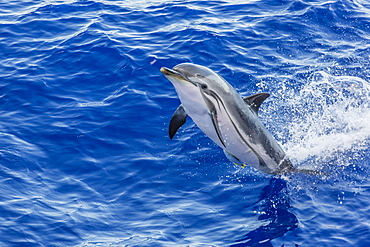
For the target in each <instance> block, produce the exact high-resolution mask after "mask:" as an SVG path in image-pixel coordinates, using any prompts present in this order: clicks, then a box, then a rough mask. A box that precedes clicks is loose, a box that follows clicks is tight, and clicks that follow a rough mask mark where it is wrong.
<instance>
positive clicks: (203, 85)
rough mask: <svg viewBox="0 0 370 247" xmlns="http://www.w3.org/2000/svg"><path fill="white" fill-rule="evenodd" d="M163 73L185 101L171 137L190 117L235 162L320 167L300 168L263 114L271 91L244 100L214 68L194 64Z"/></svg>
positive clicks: (273, 167)
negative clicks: (263, 103) (263, 108)
mask: <svg viewBox="0 0 370 247" xmlns="http://www.w3.org/2000/svg"><path fill="white" fill-rule="evenodd" d="M160 71H161V72H162V73H163V75H164V76H165V77H166V78H167V79H168V80H169V81H170V82H171V83H172V84H173V86H174V87H175V90H176V92H177V95H178V97H179V99H180V101H181V104H180V106H179V107H178V108H177V109H176V111H175V113H174V114H173V116H172V118H171V121H170V125H169V137H170V138H171V139H172V138H173V137H174V136H175V134H176V132H177V130H178V129H179V128H180V127H181V126H182V125H183V124H184V123H185V122H186V118H187V116H189V117H190V118H191V119H192V120H193V121H194V122H195V124H196V125H197V126H198V127H199V128H200V129H201V130H202V131H203V132H204V133H205V134H206V135H207V136H208V137H209V138H210V139H211V140H212V141H213V142H215V143H216V144H217V145H218V146H219V147H221V148H222V149H223V150H224V153H225V155H226V157H227V158H228V159H229V160H231V161H232V162H233V163H234V164H237V165H241V166H242V167H244V166H246V165H250V166H252V167H254V168H256V169H257V170H259V171H261V172H264V173H267V174H271V175H277V174H284V173H291V172H302V173H307V174H319V172H317V171H312V170H305V169H298V168H295V167H294V166H293V165H292V163H291V161H290V160H289V158H288V157H287V156H286V154H285V152H284V151H283V149H282V148H281V146H280V145H279V144H278V142H277V141H276V140H275V138H274V137H273V136H272V134H271V133H270V132H269V131H268V130H267V129H266V128H265V126H264V125H263V123H262V122H261V120H260V119H259V117H258V110H259V108H260V106H261V104H262V102H263V101H264V100H265V99H266V98H267V97H269V94H268V93H258V94H254V95H251V96H248V97H246V98H244V99H243V98H242V97H241V96H240V95H239V94H238V93H237V91H236V90H235V89H234V88H233V87H232V86H231V85H230V84H229V83H228V82H227V81H226V80H225V79H224V78H222V77H221V76H219V75H218V74H217V73H216V72H214V71H213V70H211V69H209V68H207V67H204V66H201V65H196V64H192V63H182V64H178V65H176V66H175V67H174V68H173V69H169V68H166V67H162V68H161V69H160Z"/></svg>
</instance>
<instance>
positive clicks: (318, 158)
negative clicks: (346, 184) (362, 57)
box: [272, 72, 370, 168]
mask: <svg viewBox="0 0 370 247" xmlns="http://www.w3.org/2000/svg"><path fill="white" fill-rule="evenodd" d="M284 92H285V93H283V95H279V97H282V98H283V99H284V104H283V105H279V106H277V105H275V106H274V107H272V108H274V109H275V110H282V111H285V112H286V111H288V112H289V115H290V116H289V118H290V119H289V120H288V119H287V121H289V122H290V123H287V124H286V126H284V128H287V129H286V130H284V131H283V132H284V133H285V134H286V133H287V136H288V137H287V142H286V143H285V144H284V145H283V146H284V149H285V150H286V152H287V154H288V156H289V157H290V158H291V160H292V161H293V163H294V164H296V165H297V166H301V167H303V166H304V167H306V166H309V167H310V168H322V167H325V166H327V165H330V166H333V165H336V166H347V165H350V164H352V160H353V159H356V158H358V157H360V156H361V153H362V152H364V151H365V150H367V149H369V141H370V123H369V120H370V107H369V106H370V83H369V82H367V81H365V80H363V79H361V78H359V77H354V76H333V75H329V74H327V73H326V72H315V73H313V74H312V75H311V76H310V77H309V78H308V81H307V83H306V84H305V85H304V86H302V87H301V88H300V89H299V90H298V91H294V89H292V88H287V89H286V90H285V91H284ZM279 93H281V92H279ZM281 107H284V108H285V109H281ZM279 108H280V109H279Z"/></svg>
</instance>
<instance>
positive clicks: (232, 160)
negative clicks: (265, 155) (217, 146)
mask: <svg viewBox="0 0 370 247" xmlns="http://www.w3.org/2000/svg"><path fill="white" fill-rule="evenodd" d="M224 154H225V156H226V158H228V159H229V160H230V161H231V162H233V163H234V165H236V166H241V167H242V168H244V167H246V166H247V165H246V164H244V163H242V162H241V160H240V159H238V158H237V157H235V156H234V155H233V154H231V153H229V152H228V151H226V150H225V149H224Z"/></svg>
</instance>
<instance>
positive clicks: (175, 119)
mask: <svg viewBox="0 0 370 247" xmlns="http://www.w3.org/2000/svg"><path fill="white" fill-rule="evenodd" d="M187 116H188V114H186V111H185V108H184V107H183V106H182V105H179V107H177V109H176V111H175V113H174V114H173V115H172V118H171V121H170V126H169V128H168V133H169V135H170V139H172V138H173V137H174V136H175V134H176V131H177V130H178V129H179V128H180V127H181V126H182V125H183V124H184V123H185V122H186V117H187Z"/></svg>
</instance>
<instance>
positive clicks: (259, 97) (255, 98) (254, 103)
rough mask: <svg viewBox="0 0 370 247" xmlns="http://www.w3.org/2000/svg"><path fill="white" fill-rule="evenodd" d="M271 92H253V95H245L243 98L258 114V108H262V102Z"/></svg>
mask: <svg viewBox="0 0 370 247" xmlns="http://www.w3.org/2000/svg"><path fill="white" fill-rule="evenodd" d="M269 96H270V94H268V93H258V94H253V95H251V96H248V97H245V98H244V99H243V100H244V102H245V103H247V104H248V105H249V106H250V107H252V109H253V110H254V112H255V113H256V114H258V109H259V108H260V106H261V104H262V102H263V101H265V99H267V97H269Z"/></svg>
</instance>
